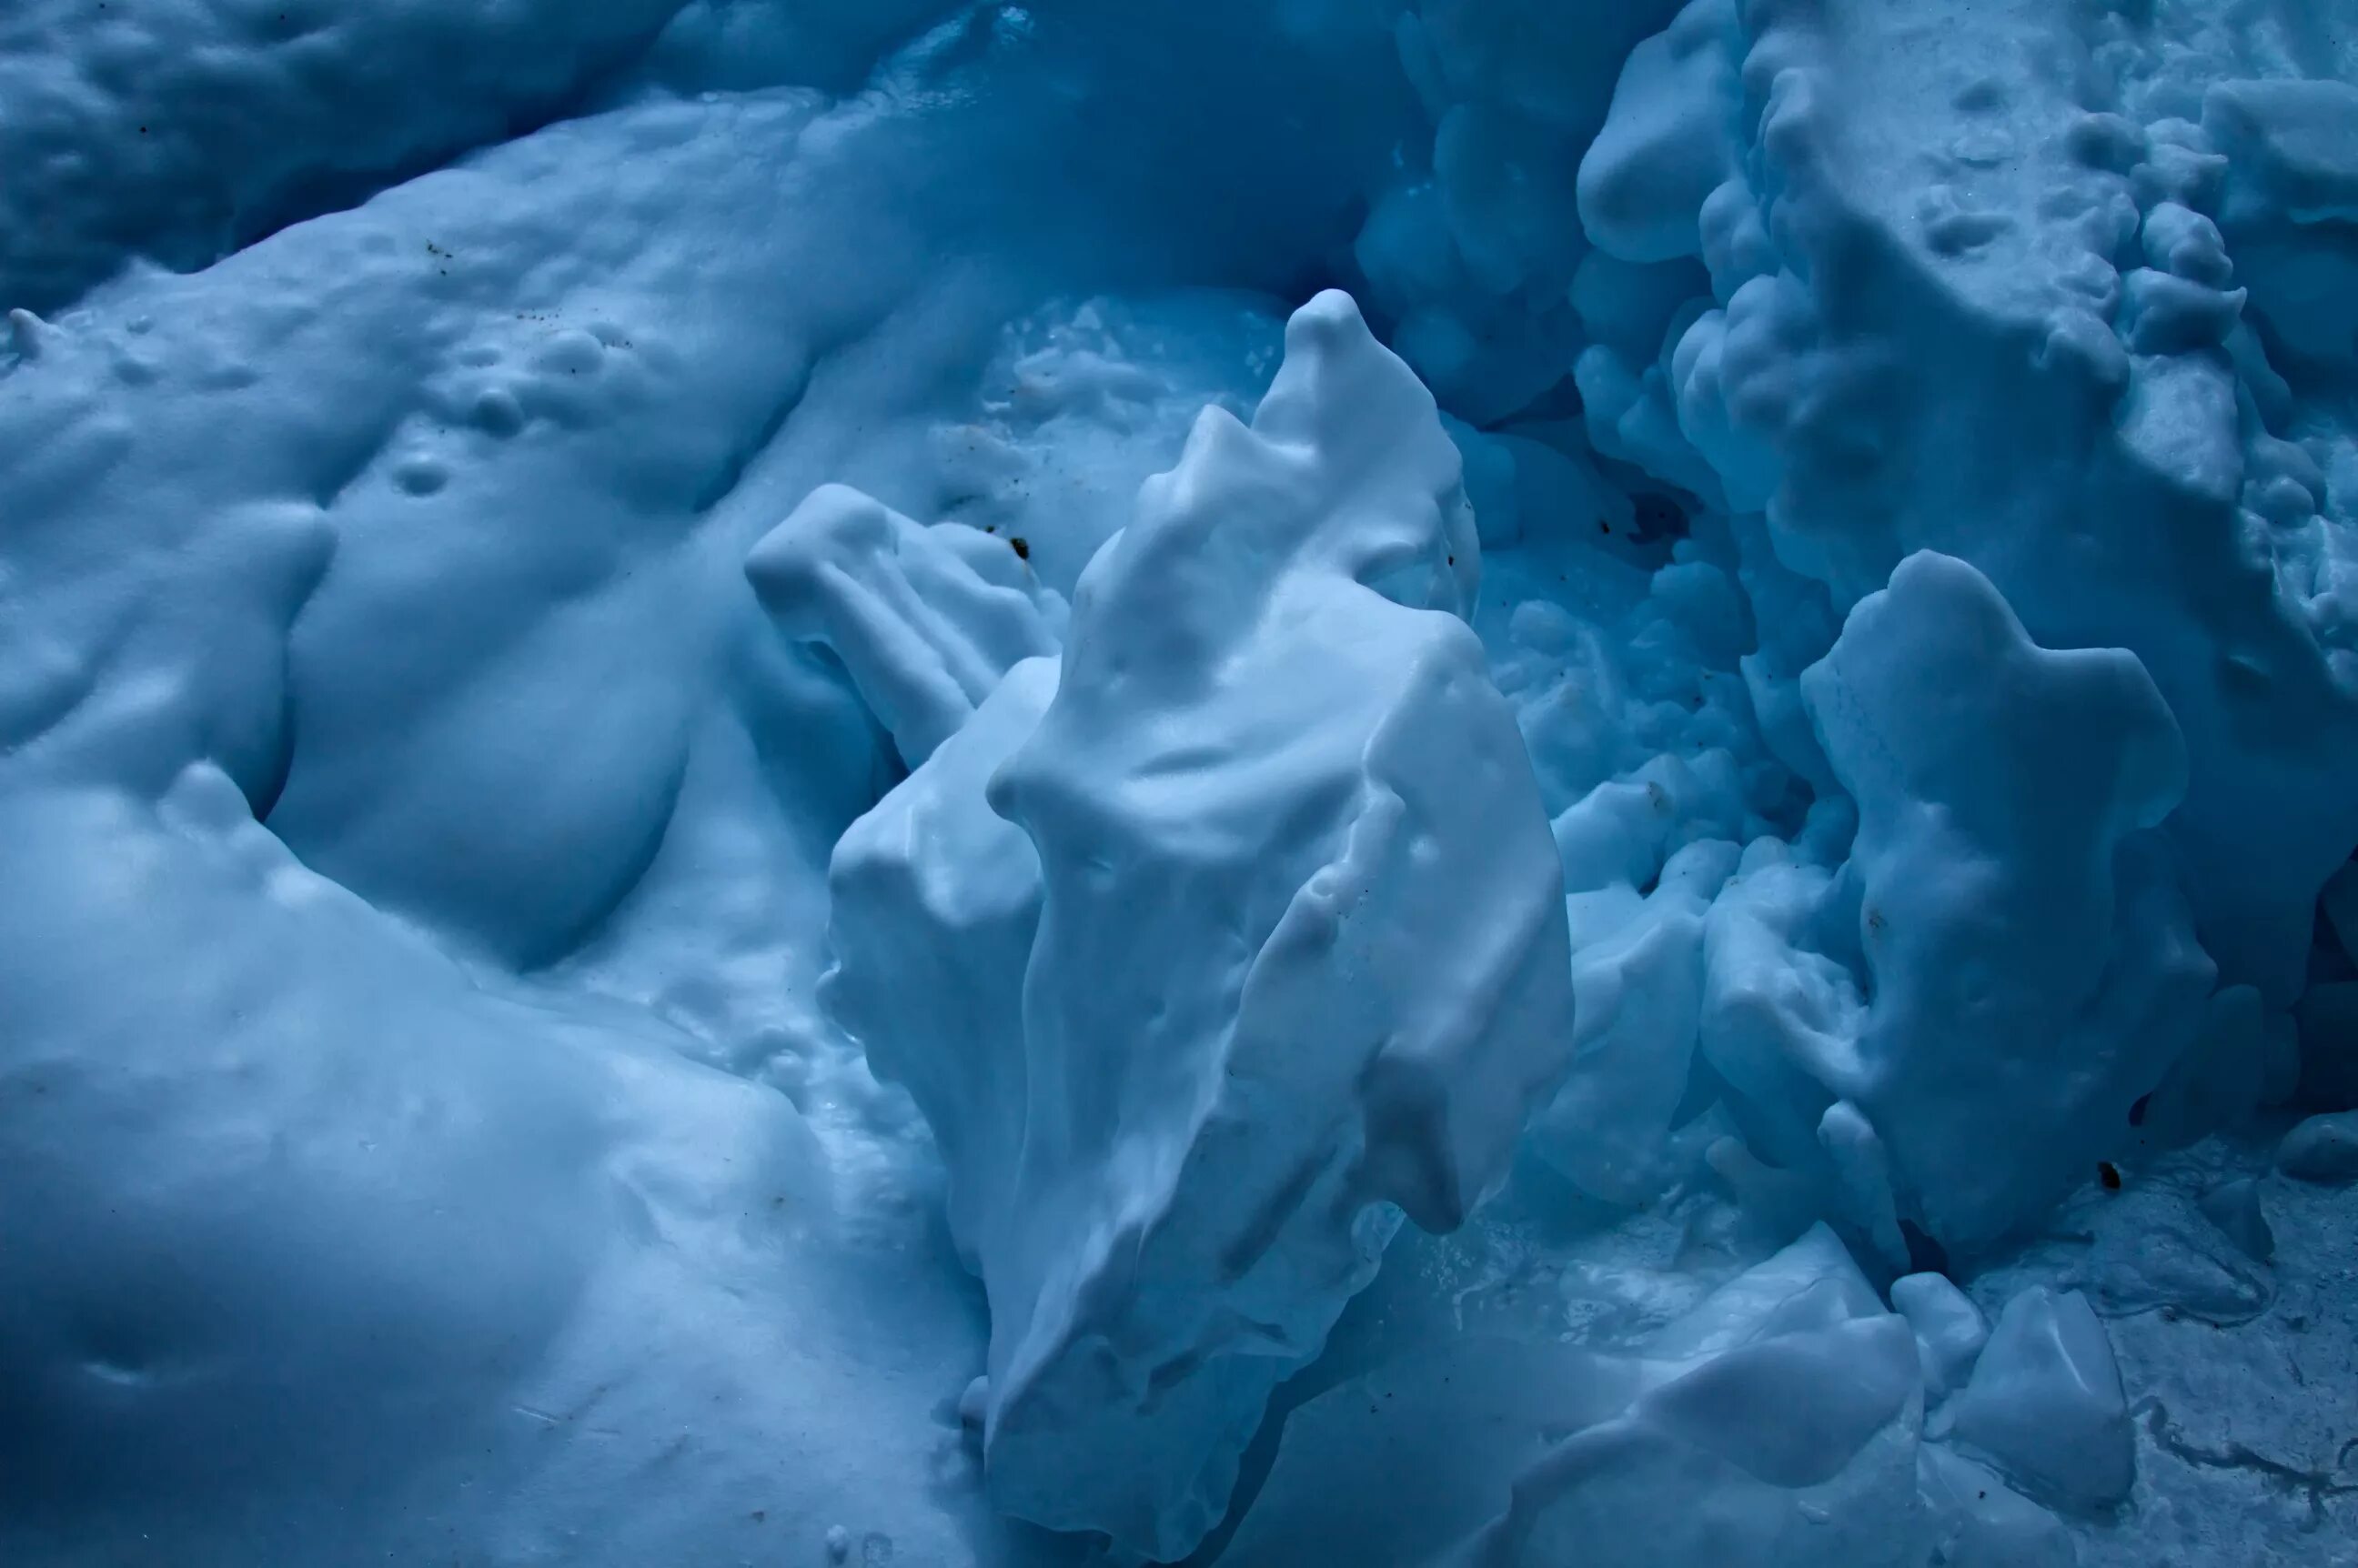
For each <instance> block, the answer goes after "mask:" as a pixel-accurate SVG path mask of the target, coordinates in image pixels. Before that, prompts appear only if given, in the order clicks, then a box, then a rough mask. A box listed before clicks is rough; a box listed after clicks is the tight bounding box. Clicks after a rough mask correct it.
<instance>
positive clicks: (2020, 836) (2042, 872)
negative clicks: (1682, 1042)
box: [1802, 552, 2212, 1246]
mask: <svg viewBox="0 0 2358 1568" xmlns="http://www.w3.org/2000/svg"><path fill="white" fill-rule="evenodd" d="M1802 694H1803V697H1804V700H1805V701H1806V702H1807V704H1808V707H1809V709H1810V713H1811V715H1812V719H1813V720H1814V721H1815V724H1816V728H1817V730H1818V734H1819V737H1820V739H1821V740H1822V741H1823V744H1824V747H1825V752H1826V755H1827V757H1828V758H1829V759H1830V760H1831V762H1832V763H1833V769H1834V771H1835V773H1837V774H1838V775H1839V776H1840V778H1841V780H1842V783H1843V784H1844V786H1845V787H1846V788H1847V789H1848V790H1849V791H1850V793H1851V795H1853V797H1854V798H1855V800H1856V801H1857V803H1858V812H1859V828H1858V838H1857V842H1856V845H1855V849H1854V851H1853V856H1852V860H1851V864H1850V868H1849V873H1848V874H1849V876H1850V877H1851V878H1852V879H1853V881H1854V885H1855V892H1856V895H1857V896H1858V898H1859V900H1860V903H1859V906H1858V914H1857V916H1856V918H1857V922H1858V943H1859V946H1860V947H1861V949H1862V950H1863V953H1864V959H1865V966H1866V970H1867V972H1868V974H1869V975H1870V977H1871V979H1872V988H1871V990H1870V992H1869V994H1870V995H1871V997H1872V1001H1871V1003H1870V1004H1869V1006H1868V1009H1867V1012H1866V1018H1865V1021H1864V1024H1863V1027H1862V1029H1861V1032H1860V1033H1859V1035H1858V1037H1857V1039H1856V1042H1855V1049H1854V1048H1852V1047H1851V1046H1849V1045H1848V1044H1844V1043H1840V1042H1838V1043H1837V1044H1836V1045H1835V1047H1834V1048H1833V1049H1829V1050H1827V1051H1825V1052H1823V1054H1821V1056H1820V1058H1819V1061H1818V1063H1817V1071H1818V1072H1819V1074H1820V1076H1821V1079H1822V1081H1823V1083H1824V1085H1825V1087H1827V1089H1828V1090H1829V1091H1830V1092H1831V1093H1833V1094H1834V1095H1835V1096H1837V1097H1838V1098H1846V1099H1848V1100H1850V1101H1852V1102H1853V1103H1855V1105H1856V1106H1857V1107H1859V1108H1861V1109H1862V1110H1863V1111H1864V1112H1865V1113H1866V1116H1867V1118H1868V1119H1869V1120H1871V1121H1872V1123H1873V1124H1874V1127H1875V1129H1876V1130H1877V1133H1878V1134H1879V1135H1880V1137H1881V1140H1882V1141H1883V1143H1884V1145H1885V1146H1886V1148H1887V1151H1888V1153H1889V1158H1890V1162H1891V1166H1892V1173H1893V1179H1894V1182H1895V1184H1896V1185H1897V1186H1898V1189H1899V1191H1900V1194H1901V1202H1902V1205H1903V1207H1904V1208H1905V1209H1906V1210H1907V1211H1908V1213H1909V1216H1910V1217H1913V1218H1914V1219H1915V1221H1916V1223H1918V1224H1920V1226H1922V1227H1924V1228H1925V1229H1926V1230H1927V1231H1928V1232H1930V1233H1931V1234H1932V1235H1934V1236H1936V1237H1938V1238H1941V1239H1942V1240H1943V1241H1945V1242H1947V1243H1949V1244H1950V1245H1952V1246H1955V1245H1960V1244H1963V1245H1968V1246H1971V1245H1976V1244H1982V1243H1986V1242H1988V1241H1991V1240H1993V1239H1995V1238H1997V1237H1999V1236H2001V1235H2004V1234H2006V1232H2007V1231H2009V1230H2010V1229H2012V1228H2013V1227H2017V1226H2018V1225H2020V1224H2023V1223H2025V1222H2027V1221H2028V1220H2029V1219H2030V1218H2032V1217H2035V1216H2036V1215H2037V1214H2038V1213H2039V1212H2041V1211H2042V1210H2043V1209H2044V1208H2045V1207H2046V1206H2047V1205H2049V1204H2050V1203H2052V1202H2053V1201H2054V1200H2055V1199H2056V1198H2058V1197H2060V1196H2061V1195H2062V1194H2063V1193H2065V1192H2068V1191H2069V1190H2071V1188H2072V1187H2073V1186H2075V1185H2078V1184H2080V1183H2082V1182H2084V1181H2085V1180H2087V1179H2088V1177H2089V1176H2090V1175H2091V1174H2092V1173H2093V1171H2094V1167H2095V1162H2096V1161H2097V1160H2098V1159H2099V1158H2100V1157H2102V1156H2103V1155H2104V1154H2106V1153H2110V1152H2113V1149H2114V1145H2115V1143H2116V1142H2117V1141H2119V1140H2120V1139H2122V1138H2124V1137H2125V1130H2126V1129H2127V1126H2128V1112H2129V1108H2130V1107H2131V1106H2132V1104H2134V1102H2136V1100H2137V1099H2138V1098H2140V1097H2141V1096H2144V1095H2146V1094H2147V1093H2148V1092H2150V1091H2151V1090H2152V1089H2153V1088H2154V1087H2155V1086H2156V1084H2158V1082H2159V1081H2160V1080H2161V1078H2162V1076H2163V1075H2164V1074H2165V1073H2166V1072H2167V1070H2168V1069H2169V1066H2170V1065H2171V1064H2172V1062H2174V1061H2175V1060H2176V1059H2177V1058H2178V1057H2179V1056H2180V1054H2183V1053H2184V1052H2185V1051H2186V1050H2187V1049H2188V1048H2189V1047H2190V1045H2191V1044H2193V1042H2194V1038H2195V1034H2196V1032H2197V1030H2198V1029H2199V1028H2200V1026H2201V1021H2202V1018H2203V1016H2204V1007H2203V1004H2204V1000H2205V998H2206V997H2207V996H2208V995H2209V993H2210V990H2211V985H2212V966H2211V962H2210V960H2209V959H2208V958H2207V957H2205V956H2204V955H2203V953H2202V950H2201V947H2199V946H2197V945H2196V943H2195V940H2194V936H2193V932H2192V927H2191V923H2190V915H2189V913H2188V910H2187V906H2186V901H2185V899H2184V897H2183V895H2182V894H2181V892H2180V887H2179V881H2178V876H2177V872H2176V870H2175V867H2174V864H2173V862H2172V860H2170V858H2169V854H2168V852H2167V851H2166V850H2165V849H2163V848H2162V846H2161V844H2160V842H2159V841H2158V837H2157V836H2156V835H2154V834H2153V833H2151V832H2149V831H2147V830H2148V829H2151V828H2154V827H2157V826H2158V824H2159V823H2160V822H2161V820H2162V818H2163V817H2164V816H2167V815H2168V814H2169V810H2170V809H2171V808H2172V807H2173V806H2176V805H2177V803H2178V801H2179V799H2180V795H2181V794H2182V792H2183V790H2184V788H2185V781H2186V768H2187V762H2186V749H2185V743H2184V741H2182V740H2181V739H2180V734H2179V730H2178V726H2177V724H2176V722H2175V721H2174V720H2173V719H2172V718H2171V715H2170V710H2169V708H2168V707H2167V706H2166V705H2165V704H2164V703H2163V701H2162V699H2161V697H2160V694H2159V693H2158V692H2157V691H2156V690H2155V688H2154V685H2153V682H2152V681H2151V680H2150V679H2149V678H2148V677H2147V675H2146V672H2145V670H2144V667H2143V666H2142V665H2140V664H2139V663H2138V662H2137V660H2136V656H2135V655H2133V654H2128V653H2125V652H2123V651H2120V650H2117V649H2076V650H2070V651H2050V650H2048V649H2044V648H2040V647H2039V646H2037V645H2036V644H2034V643H2032V642H2031V641H2030V639H2029V637H2028V634H2027V633H2025V632H2024V631H2023V629H2022V624H2021V622H2018V621H2017V620H2016V619H2015V616H2014V613H2013V611H2011V610H2009V609H2008V608H2007V606H2006V600H2004V599H2003V598H2001V597H2000V596H1999V594H1998V592H1997V590H1996V589H1995V588H1993V587H1992V586H1991V585H1990V583H1989V581H1988V579H1985V578H1984V577H1983V576H1982V575H1981V573H1980V572H1978V571H1976V570H1974V568H1972V567H1970V566H1967V565H1966V564H1964V563H1963V562H1962V561H1958V560H1954V559H1952V558H1950V557H1944V556H1938V555H1933V554H1931V553H1929V552H1927V553H1923V554H1919V555H1916V556H1913V557H1909V559H1908V560H1907V561H1905V562H1903V563H1902V564H1901V565H1900V567H1899V568H1898V570H1897V571H1896V572H1894V573H1893V574H1892V578H1891V584H1890V587H1889V588H1888V589H1886V590H1884V591H1883V592H1881V593H1877V594H1874V595H1870V596H1869V597H1868V598H1867V599H1866V600H1863V601H1862V602H1861V603H1860V604H1859V605H1858V607H1857V608H1856V609H1855V610H1854V611H1852V612H1851V615H1850V619H1849V622H1848V623H1847V624H1846V625H1845V626H1844V630H1843V633H1842V636H1841V639H1840V640H1839V641H1838V642H1837V643H1835V645H1834V648H1833V652H1832V653H1831V654H1828V655H1827V657H1826V658H1825V659H1824V660H1823V661H1821V662H1820V663H1819V664H1818V665H1814V666H1813V667H1812V669H1811V670H1809V671H1808V672H1807V673H1806V674H1805V675H1804V676H1803V677H1802Z"/></svg>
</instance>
